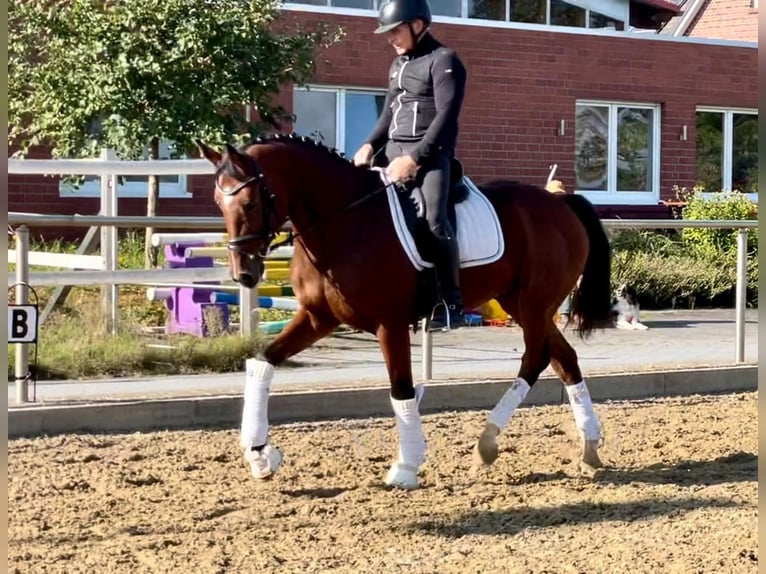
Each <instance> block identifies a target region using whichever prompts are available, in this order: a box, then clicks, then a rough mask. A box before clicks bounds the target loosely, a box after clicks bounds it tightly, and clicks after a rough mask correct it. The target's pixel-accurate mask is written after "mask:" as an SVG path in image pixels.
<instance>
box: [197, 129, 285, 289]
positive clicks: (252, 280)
mask: <svg viewBox="0 0 766 574" xmlns="http://www.w3.org/2000/svg"><path fill="white" fill-rule="evenodd" d="M196 144H197V147H199V149H200V151H201V152H202V155H203V156H204V157H205V158H206V159H207V160H208V161H210V162H211V163H212V164H213V165H214V166H215V168H216V171H215V196H214V198H215V202H216V204H217V205H218V207H219V208H220V210H221V213H222V214H223V217H224V221H225V222H226V232H227V234H228V236H229V241H228V248H229V265H230V269H231V274H232V279H233V280H234V281H236V282H237V283H240V284H242V285H243V286H245V287H247V288H253V287H255V285H256V284H257V283H258V281H259V279H260V277H261V275H262V273H263V266H264V263H263V260H264V258H265V257H266V255H267V253H268V248H269V244H270V243H271V241H272V240H273V239H274V236H275V235H276V234H277V232H278V231H279V228H280V227H281V225H282V223H283V222H284V221H285V219H286V218H287V215H286V213H285V210H284V208H282V207H281V206H280V205H279V204H278V201H277V200H276V197H275V195H274V194H273V193H272V191H271V190H270V189H269V187H268V186H267V185H266V179H265V177H264V174H263V171H262V170H261V167H260V166H259V164H258V161H257V159H256V155H257V154H256V153H254V151H251V150H252V147H251V148H248V149H247V150H246V151H244V152H243V151H239V150H237V149H236V148H235V147H233V146H232V145H230V144H226V147H225V149H224V152H223V153H220V152H218V151H216V150H214V149H212V148H211V147H209V146H208V145H206V144H205V143H203V142H202V141H200V140H196Z"/></svg>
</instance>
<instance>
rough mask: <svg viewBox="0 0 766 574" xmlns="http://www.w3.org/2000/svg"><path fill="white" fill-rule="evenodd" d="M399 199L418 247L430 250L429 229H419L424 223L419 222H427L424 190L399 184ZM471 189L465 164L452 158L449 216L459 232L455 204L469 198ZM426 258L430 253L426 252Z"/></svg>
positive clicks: (453, 227) (454, 227)
mask: <svg viewBox="0 0 766 574" xmlns="http://www.w3.org/2000/svg"><path fill="white" fill-rule="evenodd" d="M398 189H399V193H398V194H397V195H398V197H399V201H400V203H401V204H402V211H403V212H404V217H405V220H406V222H407V227H408V228H409V229H410V231H411V232H412V234H413V237H414V238H415V242H416V243H417V245H418V247H419V248H421V249H423V250H424V251H426V252H427V251H428V249H427V246H426V245H423V243H424V241H423V240H424V239H425V240H427V239H428V237H429V236H430V233H428V230H427V229H426V230H425V231H426V233H425V234H423V233H421V231H422V230H421V229H419V228H420V227H421V226H422V225H421V224H419V222H425V211H426V207H425V206H426V202H425V198H424V197H423V190H422V189H421V188H420V187H419V186H413V185H411V184H410V185H408V184H398ZM468 193H469V189H468V187H467V186H466V184H465V180H464V179H463V164H462V162H461V161H460V160H459V159H457V158H452V159H451V160H450V182H449V192H448V198H447V218H448V219H449V222H450V225H452V229H453V230H454V231H455V233H457V216H456V212H455V206H456V205H457V204H459V203H461V202H463V201H465V200H466V199H467V198H468ZM424 255H425V257H426V259H428V255H427V254H426V253H424Z"/></svg>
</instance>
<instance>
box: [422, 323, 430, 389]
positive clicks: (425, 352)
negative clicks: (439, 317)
mask: <svg viewBox="0 0 766 574" xmlns="http://www.w3.org/2000/svg"><path fill="white" fill-rule="evenodd" d="M420 326H421V328H422V329H423V335H422V337H423V343H422V345H421V351H420V360H421V362H422V365H421V370H422V373H421V378H422V379H423V381H430V380H431V376H432V369H431V367H432V366H433V337H432V336H431V332H430V331H429V330H428V328H427V327H428V322H427V320H426V319H423V320H422V321H421V323H420Z"/></svg>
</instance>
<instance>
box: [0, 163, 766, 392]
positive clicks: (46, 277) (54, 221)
mask: <svg viewBox="0 0 766 574" xmlns="http://www.w3.org/2000/svg"><path fill="white" fill-rule="evenodd" d="M108 157H109V154H108V153H105V154H104V156H103V159H100V160H16V159H9V160H8V172H9V173H12V174H38V175H56V174H61V175H63V174H66V175H81V174H82V175H100V176H101V214H100V215H68V216H65V215H42V214H35V213H21V212H9V213H8V223H9V224H11V225H21V226H24V227H22V228H21V229H20V230H18V231H20V233H19V234H18V236H17V242H16V254H15V259H14V261H15V262H16V263H17V266H16V277H15V280H11V279H10V277H9V281H8V285H9V286H10V285H12V284H13V283H16V282H22V283H31V284H32V285H33V286H39V285H48V286H50V285H62V284H63V285H111V286H114V285H118V284H141V285H161V284H162V283H170V282H172V283H179V282H182V281H208V280H221V279H226V278H228V270H227V269H226V268H225V267H217V268H208V269H204V270H203V269H175V270H128V271H117V268H116V263H117V233H116V229H117V228H132V227H137V228H142V227H143V228H146V227H154V228H166V229H184V230H187V231H200V230H206V229H207V230H209V229H214V230H218V232H220V230H221V229H223V228H224V221H223V219H222V218H220V217H178V216H158V217H139V216H137V217H130V216H127V217H126V216H118V215H117V189H116V176H117V175H176V174H187V175H193V174H199V175H210V174H212V173H213V166H212V165H211V164H210V163H209V162H208V161H207V160H162V161H131V162H127V161H115V160H109V159H107V158H108ZM602 223H603V225H604V226H605V227H606V228H609V229H688V228H706V229H736V230H738V235H737V284H736V308H735V317H736V340H735V361H736V362H737V363H742V362H744V356H745V303H746V299H745V297H746V288H747V230H748V229H755V228H757V227H758V221H739V220H726V221H689V220H655V219H611V220H603V221H602ZM26 226H32V227H48V226H57V227H88V226H92V227H95V226H99V227H101V229H102V242H101V253H102V260H103V261H104V268H103V270H101V271H72V272H56V273H32V274H30V273H29V264H30V263H33V260H32V259H30V256H29V235H28V229H26ZM289 228H290V226H289V225H288V226H287V227H286V229H289ZM9 256H10V254H9ZM35 257H37V256H35ZM182 273H186V275H184V276H183V277H182ZM171 274H172V275H171ZM113 289H114V288H113ZM27 291H28V290H27V289H26V288H24V287H23V286H17V287H16V302H17V303H19V304H23V303H26V301H27V297H28V293H27ZM247 291H249V290H247ZM243 295H245V296H244V297H243V298H242V300H241V304H243V305H246V306H247V307H251V306H252V302H251V301H249V299H250V298H251V297H252V294H251V293H244V294H243ZM106 298H108V299H111V301H105V308H108V307H109V306H110V305H111V314H112V327H113V328H115V327H116V292H115V291H114V290H112V291H111V293H109V292H108V290H107V292H106ZM431 343H432V341H431V336H430V334H429V333H428V332H427V331H426V330H425V329H424V330H423V349H422V353H423V355H422V369H423V370H422V378H423V379H424V380H429V379H430V378H431V373H432V369H431V367H432V348H431ZM28 356H29V355H28V347H27V345H25V344H18V345H17V347H16V364H15V374H16V385H17V393H16V395H17V401H18V402H19V403H23V402H27V400H28V399H27V388H26V386H27V374H28Z"/></svg>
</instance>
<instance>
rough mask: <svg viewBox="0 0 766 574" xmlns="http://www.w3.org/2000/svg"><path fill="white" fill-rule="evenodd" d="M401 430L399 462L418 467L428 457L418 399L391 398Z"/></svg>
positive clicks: (398, 427) (397, 426) (398, 428)
mask: <svg viewBox="0 0 766 574" xmlns="http://www.w3.org/2000/svg"><path fill="white" fill-rule="evenodd" d="M391 406H393V408H394V414H395V415H396V428H397V430H398V431H399V462H401V463H404V464H406V465H407V466H411V467H413V468H414V469H418V468H419V467H420V465H421V464H423V462H424V461H425V458H426V439H425V436H423V426H422V424H421V420H420V411H418V399H417V398H415V399H408V400H406V401H397V400H396V399H394V398H392V399H391Z"/></svg>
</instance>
